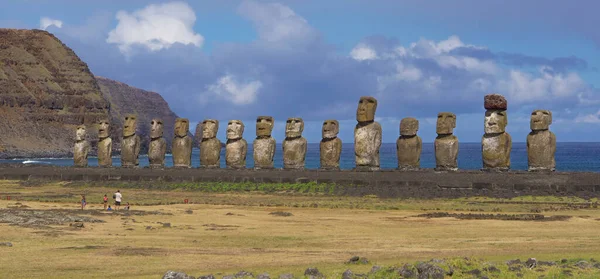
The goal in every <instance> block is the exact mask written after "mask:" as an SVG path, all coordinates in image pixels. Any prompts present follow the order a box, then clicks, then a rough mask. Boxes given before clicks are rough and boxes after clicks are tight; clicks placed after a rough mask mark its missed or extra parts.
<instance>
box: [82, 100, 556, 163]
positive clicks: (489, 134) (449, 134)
mask: <svg viewBox="0 0 600 279" xmlns="http://www.w3.org/2000/svg"><path fill="white" fill-rule="evenodd" d="M484 107H485V109H486V112H485V120H484V131H485V134H484V135H483V138H482V141H481V146H482V157H483V169H484V170H497V171H506V170H508V169H510V152H511V149H512V140H511V137H510V135H509V134H508V133H507V132H506V125H507V124H508V118H507V113H506V111H507V102H506V99H505V98H504V97H503V96H502V95H498V94H490V95H486V96H485V97H484ZM376 110H377V100H376V99H375V98H373V97H361V98H360V101H359V104H358V109H357V111H356V120H357V122H358V123H357V124H356V127H355V129H354V153H355V162H356V169H359V170H361V169H362V170H378V169H379V167H380V162H379V149H380V147H381V139H382V130H381V125H380V124H379V123H378V122H376V121H375V111H376ZM274 122H275V121H274V119H273V117H270V116H259V117H258V118H257V120H256V139H255V140H254V143H253V158H254V168H256V169H271V168H273V167H274V164H273V158H274V155H275V146H276V142H275V139H274V138H273V137H272V136H271V133H272V131H273V126H274ZM551 123H552V113H551V112H550V111H547V110H535V111H533V113H532V114H531V122H530V126H531V130H532V131H531V133H529V135H528V136H527V152H528V163H529V170H530V171H554V170H555V167H556V162H555V160H554V154H555V151H556V137H555V136H554V134H553V133H552V132H550V131H549V126H550V124H551ZM151 125H152V128H151V132H150V138H151V140H150V146H149V151H148V159H149V162H150V167H159V168H161V167H164V165H165V154H166V149H167V148H166V141H165V139H164V138H163V123H162V121H161V120H160V119H153V120H152V123H151ZM136 126H137V121H136V116H135V115H127V116H125V120H124V125H123V138H122V141H121V166H123V167H134V166H138V165H139V160H138V155H139V152H140V137H139V136H138V135H136V133H135V131H136ZM455 127H456V115H455V114H453V113H451V112H441V113H439V114H438V117H437V124H436V133H437V134H438V136H437V137H436V139H435V142H434V148H435V159H436V170H438V171H456V170H458V138H457V137H456V136H455V135H453V131H454V128H455ZM199 128H200V129H201V133H202V134H201V137H202V139H201V142H200V146H199V148H200V167H203V168H219V167H220V154H221V142H220V141H219V139H217V132H218V129H219V121H217V120H214V119H207V120H204V121H203V122H202V123H201V125H200V127H199ZM109 129H110V123H109V122H108V121H107V120H102V121H100V122H99V130H98V137H99V141H98V165H99V166H104V167H108V166H112V158H111V153H112V140H111V139H110V137H109V131H110V130H109ZM303 130H304V121H303V120H302V119H301V118H289V119H288V120H287V122H286V129H285V140H284V141H283V144H282V146H283V167H284V169H303V168H304V166H305V158H306V152H307V142H306V139H305V138H304V137H302V132H303ZM418 130H419V121H418V120H417V119H415V118H411V117H408V118H404V119H402V120H401V121H400V137H399V138H398V140H397V142H396V147H397V158H398V168H399V169H401V170H416V169H419V168H420V158H421V150H422V141H421V138H420V137H419V136H418V135H417V131H418ZM188 131H189V121H188V120H187V119H185V118H178V119H177V120H176V121H175V132H174V133H175V137H174V139H173V146H172V156H173V166H174V167H188V168H189V167H191V156H192V142H193V140H192V138H191V137H190V136H189V133H188ZM243 133H244V123H242V121H240V120H231V121H229V123H228V124H227V143H226V144H225V162H226V166H227V168H234V169H242V168H245V167H246V153H247V149H248V148H247V147H248V144H247V142H246V140H244V139H243ZM338 133H339V122H338V121H336V120H325V121H324V122H323V127H322V137H323V139H322V140H321V143H320V152H321V153H320V162H321V168H322V169H339V167H340V155H341V152H342V141H341V139H339V138H338ZM89 149H90V145H89V143H88V142H87V141H86V140H85V126H78V127H77V132H76V143H75V148H74V162H75V165H76V166H87V153H88V151H89Z"/></svg>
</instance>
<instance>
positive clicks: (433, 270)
mask: <svg viewBox="0 0 600 279" xmlns="http://www.w3.org/2000/svg"><path fill="white" fill-rule="evenodd" d="M417 271H419V278H427V279H444V276H445V274H446V271H444V269H442V268H441V267H439V266H437V265H433V264H431V263H419V264H418V265H417Z"/></svg>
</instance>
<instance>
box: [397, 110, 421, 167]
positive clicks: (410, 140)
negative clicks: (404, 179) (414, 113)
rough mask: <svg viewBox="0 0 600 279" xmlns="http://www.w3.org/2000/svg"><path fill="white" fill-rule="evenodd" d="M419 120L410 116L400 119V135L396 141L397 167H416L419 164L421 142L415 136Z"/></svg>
mask: <svg viewBox="0 0 600 279" xmlns="http://www.w3.org/2000/svg"><path fill="white" fill-rule="evenodd" d="M418 130H419V121H418V120H417V119H415V118H412V117H407V118H403V119H402V120H401V121H400V137H399V138H398V140H397V141H396V155H397V156H398V169H401V170H410V169H418V168H419V167H420V166H421V149H422V148H423V143H422V142H421V138H420V137H419V136H417V131H418Z"/></svg>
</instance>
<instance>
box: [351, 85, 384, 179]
mask: <svg viewBox="0 0 600 279" xmlns="http://www.w3.org/2000/svg"><path fill="white" fill-rule="evenodd" d="M375 110H377V100H376V99H375V98H373V97H365V96H363V97H360V101H359V102H358V109H357V110H356V121H358V124H356V128H354V155H355V161H356V169H358V170H361V169H364V170H378V169H379V148H380V147H381V125H379V123H377V122H375Z"/></svg>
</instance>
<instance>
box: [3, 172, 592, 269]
mask: <svg viewBox="0 0 600 279" xmlns="http://www.w3.org/2000/svg"><path fill="white" fill-rule="evenodd" d="M0 189H2V190H0V191H1V193H0V194H1V195H2V201H0V208H7V207H9V206H13V205H15V202H16V201H15V200H14V198H15V197H16V198H20V199H21V201H20V202H21V203H22V204H24V205H27V206H29V207H30V208H29V209H45V210H50V209H58V208H60V209H72V210H73V212H75V213H78V212H76V211H77V209H78V206H79V204H78V203H77V202H78V199H79V196H78V195H79V193H81V192H82V188H69V187H63V186H61V185H60V184H52V185H46V186H36V187H23V186H20V185H19V184H18V183H3V184H0ZM83 191H84V192H85V193H86V194H87V197H88V202H92V201H96V200H100V197H101V196H102V195H103V193H104V192H106V191H109V189H102V188H95V189H89V188H84V189H83ZM110 193H111V192H109V195H110ZM7 194H10V195H12V196H13V200H11V201H7V200H5V196H6V195H7ZM51 194H52V195H56V196H55V197H59V196H61V195H63V196H64V195H67V194H72V196H71V197H72V198H71V199H72V202H70V203H65V202H38V201H28V200H27V198H29V199H33V198H34V197H41V196H43V195H47V196H50V195H51ZM157 196H158V197H159V198H158V199H161V198H160V197H162V199H164V200H169V199H173V200H181V198H182V197H183V196H186V197H192V198H193V199H194V200H198V201H203V202H205V203H218V202H220V201H222V200H227V201H231V203H232V204H231V205H219V204H172V205H152V206H133V207H132V209H134V210H136V211H141V212H142V213H144V212H145V213H148V212H154V211H157V212H162V213H165V214H172V215H155V214H146V215H129V216H124V215H122V214H120V213H122V212H120V213H114V212H113V213H109V212H102V211H100V209H101V205H100V204H98V203H96V204H90V205H89V206H88V207H87V209H86V212H89V211H99V214H95V215H94V214H92V217H96V218H99V219H102V220H104V221H106V223H86V224H85V228H83V229H80V230H75V229H71V228H70V227H69V226H68V224H65V225H62V226H54V228H53V229H33V228H23V227H18V226H10V225H8V224H0V242H3V241H10V242H12V244H13V245H14V246H13V247H0V274H1V276H2V277H3V276H6V278H41V277H43V278H80V277H85V278H110V277H121V278H160V277H161V276H162V274H164V273H165V272H166V271H167V270H180V271H184V272H186V273H188V274H192V275H195V276H198V275H200V274H209V273H213V274H215V275H216V274H232V273H235V272H237V271H240V270H248V271H252V272H254V273H255V274H257V273H261V272H266V271H268V272H269V273H270V274H271V275H277V274H279V273H284V272H293V273H296V274H301V273H302V271H303V270H304V269H305V268H307V267H310V266H316V267H318V268H319V269H320V270H322V271H324V273H328V274H341V272H343V271H344V270H345V269H346V268H348V266H345V265H344V264H343V263H344V262H345V261H346V260H348V259H349V258H350V257H351V256H354V255H359V256H364V257H367V258H369V259H370V260H371V261H372V262H374V263H376V264H384V265H386V264H397V263H400V262H405V261H414V260H425V259H430V258H444V257H477V258H485V259H486V260H492V261H494V260H497V261H500V260H505V259H509V258H521V259H524V258H525V259H526V258H528V257H536V258H538V259H546V260H560V259H561V258H579V257H581V258H590V257H594V256H595V257H599V256H600V252H599V251H600V234H598V231H599V230H600V221H598V218H600V211H598V210H597V209H580V210H576V211H561V212H559V213H560V214H561V215H571V216H575V217H573V218H571V219H569V220H567V221H551V222H533V221H500V220H458V219H454V218H439V219H427V218H421V217H414V216H415V215H417V214H422V213H423V211H422V210H420V208H431V207H434V208H435V206H439V207H442V208H446V209H448V208H456V207H461V208H467V205H465V202H464V201H414V200H404V201H403V200H386V201H380V200H377V199H375V198H369V199H365V198H340V197H322V196H312V197H306V196H282V195H279V196H278V195H264V194H259V193H246V194H212V195H208V194H205V193H199V192H187V193H182V192H159V191H155V192H149V191H144V190H134V189H129V190H127V191H126V192H124V198H125V200H126V201H127V200H129V201H137V202H138V203H142V202H143V201H147V200H146V198H144V197H147V198H148V199H149V198H152V199H156V197H157ZM109 198H110V197H109ZM57 199H58V198H57ZM60 199H64V197H61V198H60ZM305 199H307V200H310V201H304V200H305ZM207 200H210V201H214V202H207ZM249 200H261V201H262V200H265V201H270V202H272V203H273V204H277V203H279V204H290V203H291V201H293V200H297V201H298V203H297V204H300V205H302V204H303V203H304V202H310V203H311V204H313V203H318V204H321V205H322V206H320V207H319V208H307V207H301V206H300V207H289V206H283V207H281V206H280V207H275V206H246V205H243V204H245V203H247V201H249ZM290 200H291V201H290ZM365 201H367V202H368V201H373V202H379V203H383V204H387V205H389V206H390V207H395V208H396V207H398V208H400V209H397V210H364V209H350V208H348V207H350V205H354V204H358V203H360V202H365ZM236 202H237V203H238V204H240V205H235V204H236ZM324 205H335V206H336V207H342V208H322V207H323V206H324ZM473 206H475V205H471V207H473ZM330 207H333V206H330ZM343 207H346V208H343ZM402 207H404V209H403V208H402ZM494 207H495V208H496V210H498V208H500V209H501V210H502V213H509V211H510V212H513V211H514V212H519V210H520V209H522V210H523V211H524V210H526V209H527V208H526V206H521V207H522V208H520V207H519V206H515V205H494ZM482 208H486V209H484V210H487V207H484V206H482ZM188 210H191V211H192V212H191V214H190V213H189V212H186V211H188ZM273 211H286V212H291V213H293V216H289V217H282V216H274V215H270V214H269V213H270V212H273ZM228 213H232V214H228ZM545 214H548V213H545ZM159 222H162V223H164V222H169V223H171V227H170V228H169V227H163V225H162V224H160V223H159ZM148 226H151V227H152V229H147V227H148ZM370 267H371V266H352V267H351V268H352V270H353V271H355V272H356V271H358V272H361V271H366V270H368V269H370Z"/></svg>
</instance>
